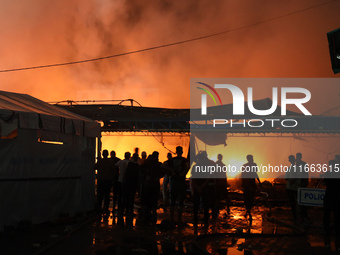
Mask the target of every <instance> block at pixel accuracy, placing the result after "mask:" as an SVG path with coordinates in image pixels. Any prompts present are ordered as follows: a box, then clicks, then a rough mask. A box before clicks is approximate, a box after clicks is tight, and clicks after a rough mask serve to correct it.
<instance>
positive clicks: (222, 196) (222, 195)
mask: <svg viewBox="0 0 340 255" xmlns="http://www.w3.org/2000/svg"><path fill="white" fill-rule="evenodd" d="M222 159H223V156H222V154H218V155H217V161H216V165H218V166H220V167H221V169H223V167H225V164H224V163H223V161H222ZM215 175H216V178H215V182H216V197H217V199H218V200H219V203H221V201H225V202H226V205H227V212H228V214H229V212H230V208H229V198H228V189H227V188H228V182H227V173H226V172H223V171H221V172H218V173H217V174H216V173H215ZM219 206H222V205H219ZM219 209H220V208H218V207H217V206H216V212H214V213H216V214H217V215H215V217H217V216H218V210H219Z"/></svg>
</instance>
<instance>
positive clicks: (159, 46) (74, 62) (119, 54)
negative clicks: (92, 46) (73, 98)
mask: <svg viewBox="0 0 340 255" xmlns="http://www.w3.org/2000/svg"><path fill="white" fill-rule="evenodd" d="M334 1H336V0H330V1H327V2H324V3H320V4H317V5H313V6H310V7H306V8H304V9H300V10H297V11H294V12H290V13H286V14H283V15H280V16H277V17H274V18H270V19H266V20H262V21H259V22H255V23H252V24H249V25H245V26H241V27H237V28H234V29H229V30H224V31H221V32H217V33H213V34H208V35H204V36H200V37H196V38H191V39H187V40H183V41H177V42H173V43H168V44H163V45H158V46H153V47H149V48H144V49H140V50H135V51H128V52H124V53H118V54H114V55H109V56H104V57H98V58H91V59H85V60H78V61H71V62H64V63H56V64H47V65H39V66H31V67H21V68H13V69H3V70H0V73H5V72H15V71H25V70H33V69H42V68H50V67H58V66H67V65H75V64H81V63H88V62H94V61H99V60H105V59H111V58H116V57H122V56H127V55H132V54H136V53H141V52H146V51H151V50H156V49H161V48H166V47H170V46H175V45H179V44H185V43H190V42H194V41H199V40H203V39H207V38H210V37H215V36H219V35H223V34H227V33H231V32H235V31H238V30H242V29H245V28H249V27H252V26H257V25H260V24H263V23H267V22H270V21H274V20H277V19H281V18H284V17H287V16H291V15H294V14H297V13H301V12H305V11H308V10H310V9H314V8H317V7H320V6H323V5H326V4H328V3H330V2H334Z"/></svg>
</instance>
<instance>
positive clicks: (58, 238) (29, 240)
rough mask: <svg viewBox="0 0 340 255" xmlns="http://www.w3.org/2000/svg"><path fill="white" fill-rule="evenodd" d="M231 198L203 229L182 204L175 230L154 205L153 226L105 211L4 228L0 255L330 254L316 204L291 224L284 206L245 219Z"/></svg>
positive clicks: (263, 208)
mask: <svg viewBox="0 0 340 255" xmlns="http://www.w3.org/2000/svg"><path fill="white" fill-rule="evenodd" d="M234 202H235V203H233V205H232V206H231V211H230V214H227V211H226V210H225V209H222V210H220V214H219V218H218V219H217V220H214V221H212V220H211V222H210V223H211V224H210V226H209V227H208V228H205V227H204V226H203V225H201V224H199V225H198V227H197V228H196V229H195V228H194V225H193V216H192V207H191V205H187V206H186V208H185V213H184V221H185V222H186V224H187V225H186V226H183V227H181V228H178V227H177V228H170V227H169V226H168V224H167V219H168V218H169V212H168V211H166V212H164V211H163V209H159V210H158V222H157V223H158V224H157V225H156V226H148V227H146V226H143V227H142V226H134V227H132V228H130V229H128V228H126V227H124V226H120V225H117V223H116V218H114V217H113V215H112V212H110V216H109V217H102V216H101V215H88V216H87V217H78V218H73V219H67V218H65V219H59V220H58V221H57V222H50V223H45V224H41V225H37V226H21V229H17V230H11V229H9V230H8V229H7V230H6V231H5V232H4V233H1V239H0V244H1V246H2V251H1V254H11V255H13V254H25V255H31V254H32V255H33V254H34V255H38V254H46V255H60V254H63V255H68V254H83V255H90V254H91V255H108V254H110V255H113V254H165V255H166V254H229V255H230V254H336V253H335V252H334V250H335V246H334V242H333V243H332V247H331V248H330V249H332V251H331V250H330V249H326V248H325V247H324V242H323V234H322V208H318V207H311V208H309V217H310V219H311V222H309V223H308V224H305V225H300V226H297V225H295V224H294V223H293V221H292V220H291V213H290V209H289V208H288V207H287V206H286V205H283V204H282V205H276V206H273V207H272V209H271V211H270V210H269V208H268V207H267V206H265V205H258V206H255V207H254V209H253V220H252V222H251V223H250V222H249V221H248V220H247V219H246V218H245V216H244V215H245V209H244V207H243V204H242V203H240V202H237V201H234ZM268 213H269V214H268ZM162 221H163V223H162ZM135 222H136V220H134V224H135Z"/></svg>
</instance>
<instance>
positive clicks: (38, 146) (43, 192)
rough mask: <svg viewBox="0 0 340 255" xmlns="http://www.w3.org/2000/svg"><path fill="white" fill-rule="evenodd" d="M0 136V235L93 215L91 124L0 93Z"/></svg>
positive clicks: (95, 127) (96, 132)
mask: <svg viewBox="0 0 340 255" xmlns="http://www.w3.org/2000/svg"><path fill="white" fill-rule="evenodd" d="M0 134H1V139H0V203H1V209H0V231H2V230H3V229H4V226H6V225H10V226H17V225H18V224H20V221H23V220H29V221H31V222H32V223H34V224H35V223H41V222H45V221H49V220H53V219H55V218H57V217H59V216H60V214H68V215H70V216H72V215H74V214H76V213H80V212H87V211H90V210H93V209H94V205H95V174H94V169H93V165H94V163H95V149H96V139H95V138H96V137H100V125H99V124H98V123H97V122H95V121H93V120H90V119H88V118H86V117H82V116H80V115H77V114H74V113H72V112H69V111H67V110H64V109H61V108H59V107H56V106H53V105H50V104H48V103H45V102H43V101H41V100H39V99H36V98H34V97H31V96H29V95H25V94H18V93H10V92H4V91H0ZM9 138H10V139H9Z"/></svg>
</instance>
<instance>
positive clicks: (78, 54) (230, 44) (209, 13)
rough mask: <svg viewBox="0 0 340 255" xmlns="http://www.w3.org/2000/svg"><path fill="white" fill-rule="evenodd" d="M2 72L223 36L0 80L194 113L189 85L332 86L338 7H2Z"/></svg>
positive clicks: (57, 95)
mask: <svg viewBox="0 0 340 255" xmlns="http://www.w3.org/2000/svg"><path fill="white" fill-rule="evenodd" d="M0 3H1V9H0V17H1V18H0V30H1V31H2V39H1V41H0V55H1V59H0V69H1V70H3V69H11V68H18V67H29V66H38V65H45V64H54V63H63V62H69V61H77V60H83V59H90V58H96V57H101V56H107V55H114V54H119V53H123V52H129V51H134V50H139V49H143V48H148V47H153V46H157V45H162V44H167V43H172V42H176V41H182V40H186V39H190V38H194V37H199V36H202V35H207V34H211V33H216V32H220V31H224V30H234V29H236V28H239V27H244V26H247V27H245V28H244V29H239V30H236V31H233V32H230V33H227V34H224V35H220V36H216V37H211V38H207V39H204V40H200V41H195V42H191V43H187V44H181V45H176V46H172V47H167V48H162V49H157V50H153V51H148V52H143V53H138V54H133V55H128V56H123V57H117V58H113V59H107V60H101V61H96V62H90V63H84V64H78V65H70V66H63V67H53V68H44V69H36V70H28V71H20V72H8V73H0V82H1V89H2V90H7V91H14V92H19V93H27V94H30V95H33V96H36V97H38V98H40V99H42V100H45V101H61V100H66V99H71V100H96V99H97V100H98V99H108V100H109V99H126V98H133V99H135V100H137V101H139V102H140V103H141V104H142V105H144V106H160V107H189V79H190V78H193V77H332V76H333V75H332V70H331V66H330V60H329V54H328V43H327V38H326V33H327V32H329V31H331V30H333V29H336V28H337V26H338V13H337V10H339V7H340V4H339V2H337V1H333V2H332V3H329V4H326V5H322V6H319V7H316V8H313V9H310V10H306V11H304V12H301V13H296V14H293V15H289V16H286V17H283V18H280V19H276V20H272V21H270V22H266V23H263V24H258V25H254V26H248V25H251V24H256V23H258V22H260V21H262V20H267V19H271V18H275V17H278V16H282V15H284V14H286V13H291V12H294V11H296V10H299V9H303V8H306V7H309V6H313V5H316V4H319V3H322V1H321V2H320V1H307V0H304V1H298V2H297V1H283V0H282V1H275V2H273V1H270V0H263V1H260V2H259V1H249V0H248V1H214V3H212V2H211V1H208V0H204V1H196V0H187V1H172V0H163V1H159V0H152V1H142V0H133V1H124V0H121V1H109V0H89V1H85V2H84V1H80V0H73V1H67V0H60V1H43V0H35V1H33V0H29V1H22V0H14V1H5V0H1V1H0Z"/></svg>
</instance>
